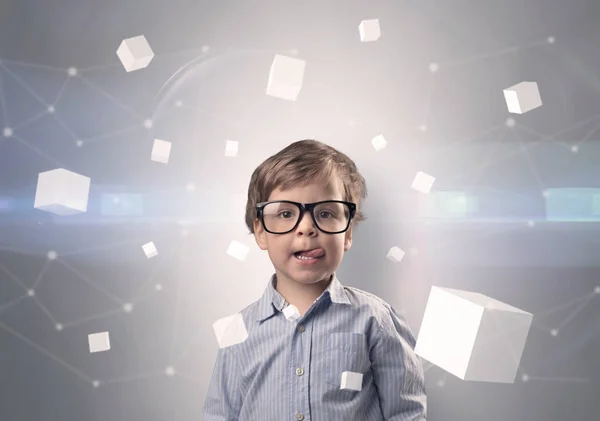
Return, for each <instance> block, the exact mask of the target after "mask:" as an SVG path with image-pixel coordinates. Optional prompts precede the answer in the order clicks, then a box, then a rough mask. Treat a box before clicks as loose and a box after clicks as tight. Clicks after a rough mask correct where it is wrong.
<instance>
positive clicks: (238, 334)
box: [213, 313, 248, 348]
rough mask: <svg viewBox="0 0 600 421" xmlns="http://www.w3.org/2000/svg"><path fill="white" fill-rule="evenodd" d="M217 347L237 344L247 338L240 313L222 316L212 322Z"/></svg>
mask: <svg viewBox="0 0 600 421" xmlns="http://www.w3.org/2000/svg"><path fill="white" fill-rule="evenodd" d="M213 330H214V331H215V336H216V337H217V342H218V343H219V348H227V347H228V346H232V345H237V344H240V343H242V342H244V341H245V340H246V339H248V331H247V330H246V325H245V324H244V318H243V316H242V314H241V313H237V314H234V315H231V316H227V317H224V318H222V319H219V320H217V321H216V322H214V323H213Z"/></svg>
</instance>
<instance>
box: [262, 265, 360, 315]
mask: <svg viewBox="0 0 600 421" xmlns="http://www.w3.org/2000/svg"><path fill="white" fill-rule="evenodd" d="M276 280H277V274H275V273H274V274H273V275H272V276H271V279H270V280H269V284H268V285H267V288H266V289H265V292H264V293H263V295H262V297H261V298H260V300H259V302H258V316H257V318H256V321H257V322H262V321H263V320H266V319H268V318H269V317H271V316H272V315H273V314H275V313H277V312H278V311H282V310H283V309H284V307H285V304H286V301H285V298H283V296H282V295H281V294H280V293H279V292H278V291H277V290H276V289H275V283H276ZM321 297H329V298H330V299H331V302H333V303H336V304H350V300H349V299H348V295H347V294H346V291H345V289H344V286H343V285H342V283H341V282H340V280H339V279H338V278H337V276H336V274H335V272H334V273H333V278H332V280H331V282H330V283H329V285H328V286H327V288H326V289H325V291H323V294H322V295H321Z"/></svg>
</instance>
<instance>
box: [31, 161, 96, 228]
mask: <svg viewBox="0 0 600 421" xmlns="http://www.w3.org/2000/svg"><path fill="white" fill-rule="evenodd" d="M89 193H90V178H89V177H86V176H83V175H80V174H77V173H74V172H72V171H69V170H65V169H64V168H58V169H56V170H51V171H46V172H42V173H40V174H39V175H38V183H37V189H36V192H35V202H34V205H33V207H34V208H36V209H40V210H44V211H46V212H50V213H54V214H56V215H60V216H65V215H74V214H77V213H83V212H86V211H87V204H88V196H89Z"/></svg>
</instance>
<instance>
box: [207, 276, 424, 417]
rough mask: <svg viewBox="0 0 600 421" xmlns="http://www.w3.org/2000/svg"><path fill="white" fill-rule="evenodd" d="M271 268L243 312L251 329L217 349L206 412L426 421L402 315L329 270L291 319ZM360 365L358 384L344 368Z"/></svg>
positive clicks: (420, 377) (417, 365)
mask: <svg viewBox="0 0 600 421" xmlns="http://www.w3.org/2000/svg"><path fill="white" fill-rule="evenodd" d="M274 282H276V275H275V274H274V275H273V276H272V277H271V281H270V282H269V284H268V286H267V288H266V290H265V292H264V294H263V295H262V297H261V298H260V299H259V300H258V301H256V302H254V303H253V304H251V305H249V306H248V307H246V308H245V309H243V310H242V311H241V314H242V317H243V320H244V323H245V325H246V330H247V331H248V338H247V339H246V340H245V341H244V342H242V343H239V344H236V345H232V346H229V347H226V348H220V349H219V351H218V353H217V359H216V363H215V366H214V370H213V373H212V378H211V381H210V385H209V389H208V394H207V397H206V401H205V403H204V407H203V411H202V415H203V421H384V420H386V421H423V420H425V419H426V413H427V397H426V394H425V384H424V373H423V367H422V364H421V362H420V360H419V358H418V357H417V355H416V354H415V353H414V347H415V342H416V341H415V338H414V336H413V334H412V332H411V330H410V328H409V326H408V324H407V323H406V321H405V320H404V318H403V317H402V316H401V315H400V314H399V313H398V312H397V311H396V310H395V309H394V308H393V307H392V306H390V305H389V304H387V303H386V302H385V301H383V300H382V299H381V298H379V297H377V296H375V295H373V294H370V293H368V292H365V291H362V290H360V289H358V288H352V287H346V286H343V285H342V284H341V283H340V281H339V279H337V277H336V275H335V273H334V274H333V278H332V281H331V282H330V284H329V286H328V287H327V289H326V290H325V291H324V292H323V294H321V296H320V297H319V298H318V299H317V300H316V301H315V302H314V303H313V305H312V306H311V308H310V309H309V310H308V311H307V312H306V313H305V314H304V315H303V316H302V317H301V318H300V319H298V320H297V321H295V322H292V321H289V320H288V319H287V318H286V317H285V315H284V314H283V313H282V310H283V308H284V307H285V305H286V304H287V303H286V301H285V299H284V298H283V296H281V294H279V292H278V291H277V290H276V289H275V286H274ZM346 371H350V372H354V373H361V374H362V385H361V386H359V387H357V389H360V390H352V389H347V388H346V389H341V381H342V373H343V372H346Z"/></svg>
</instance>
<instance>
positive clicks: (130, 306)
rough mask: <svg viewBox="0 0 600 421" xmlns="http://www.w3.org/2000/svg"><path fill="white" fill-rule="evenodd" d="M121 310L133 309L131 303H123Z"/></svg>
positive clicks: (129, 310) (126, 311)
mask: <svg viewBox="0 0 600 421" xmlns="http://www.w3.org/2000/svg"><path fill="white" fill-rule="evenodd" d="M123 310H125V313H131V311H132V310H133V304H131V303H126V304H125V305H123Z"/></svg>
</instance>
